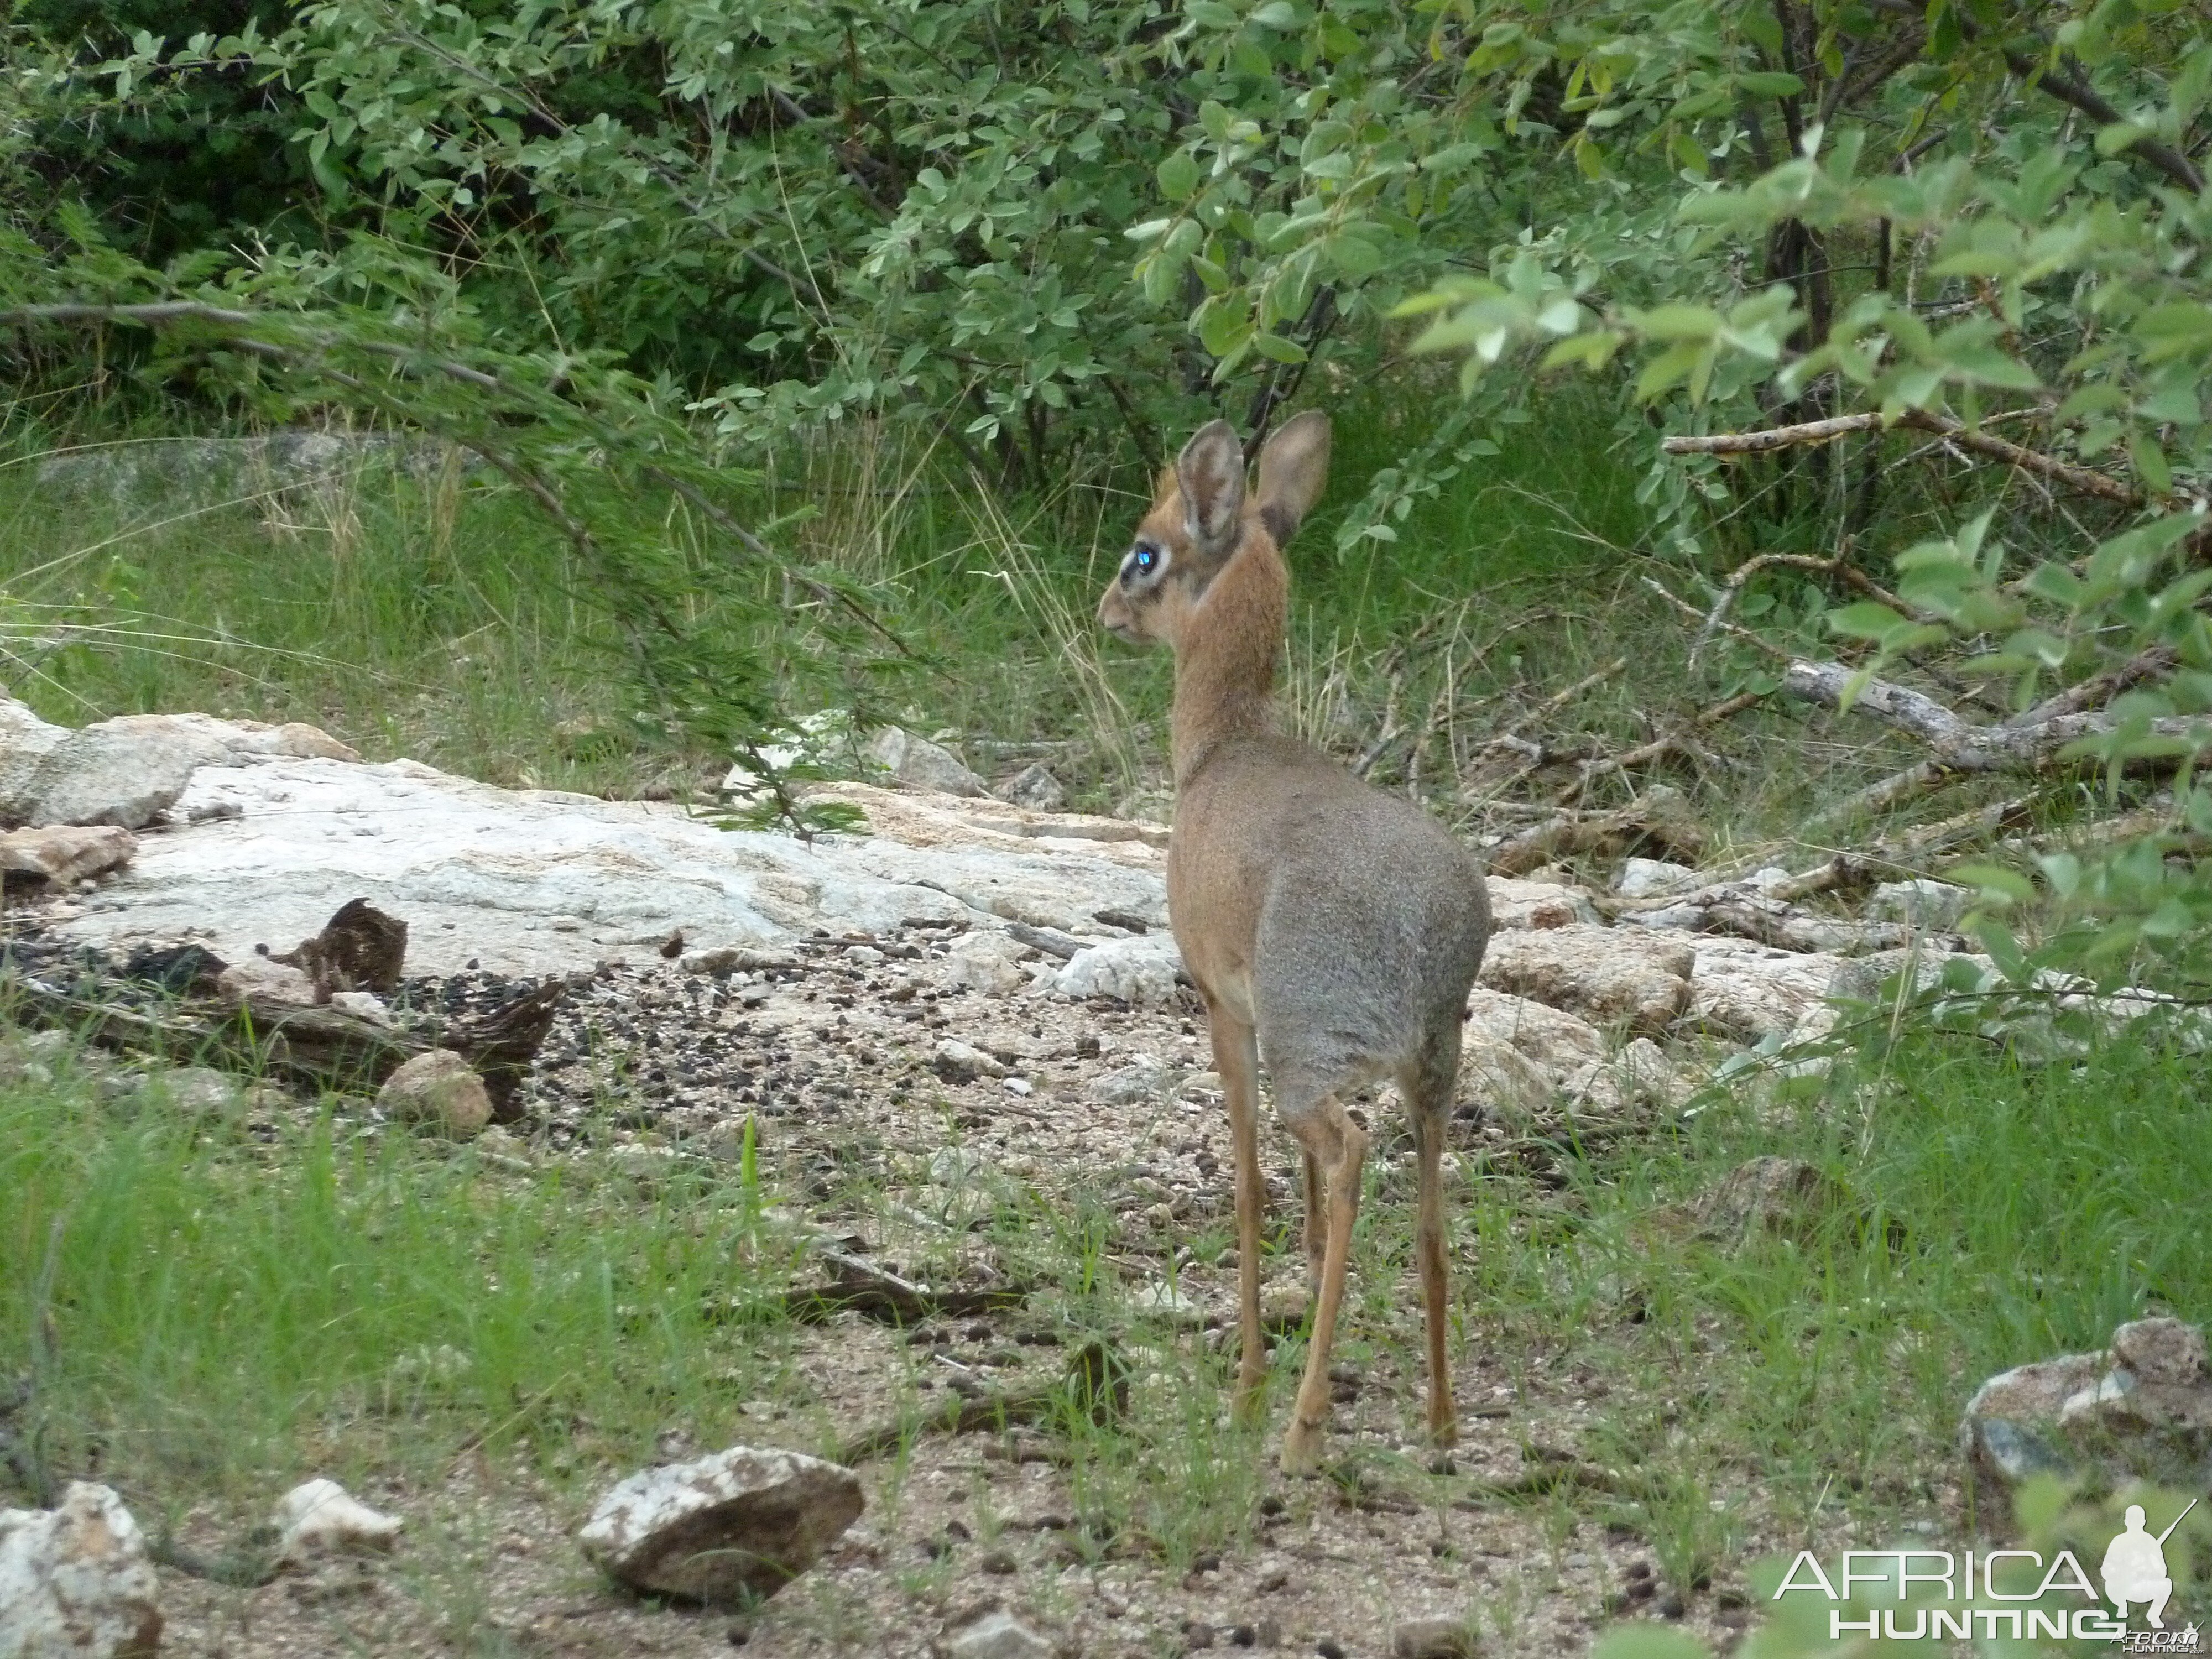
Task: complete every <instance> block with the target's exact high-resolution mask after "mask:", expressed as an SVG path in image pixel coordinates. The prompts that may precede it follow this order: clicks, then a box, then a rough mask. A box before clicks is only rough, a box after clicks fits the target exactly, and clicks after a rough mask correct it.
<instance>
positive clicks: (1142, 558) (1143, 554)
mask: <svg viewBox="0 0 2212 1659" xmlns="http://www.w3.org/2000/svg"><path fill="white" fill-rule="evenodd" d="M1134 557H1135V560H1136V565H1137V574H1139V575H1140V576H1149V575H1151V574H1152V567H1153V566H1154V565H1156V564H1158V562H1160V556H1159V555H1158V553H1157V552H1156V551H1154V550H1152V549H1151V548H1149V547H1140V548H1139V549H1138V550H1137V551H1136V554H1135V556H1134Z"/></svg>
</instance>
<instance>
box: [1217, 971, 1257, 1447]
mask: <svg viewBox="0 0 2212 1659" xmlns="http://www.w3.org/2000/svg"><path fill="white" fill-rule="evenodd" d="M1206 1020H1207V1024H1208V1026H1209V1028H1210V1029H1211V1030H1212V1036H1213V1069H1214V1070H1215V1071H1217V1072H1218V1073H1220V1074H1221V1091H1222V1093H1223V1094H1224V1095H1225V1096H1226V1097H1228V1101H1229V1135H1230V1139H1231V1143H1232V1145H1233V1148H1234V1152H1235V1157H1236V1163H1237V1309H1238V1315H1239V1319H1238V1323H1239V1326H1240V1328H1241V1330H1242V1334H1243V1352H1242V1358H1240V1359H1239V1361H1238V1363H1237V1409H1238V1410H1239V1411H1240V1412H1243V1413H1250V1412H1254V1411H1256V1410H1258V1409H1259V1407H1260V1405H1261V1396H1262V1394H1263V1392H1264V1389H1265V1385H1266V1383H1267V1344H1266V1341H1265V1340H1264V1339H1263V1338H1262V1336H1261V1331H1260V1222H1261V1214H1262V1212H1263V1211H1264V1210H1265V1208H1266V1206H1267V1182H1265V1181H1264V1180H1262V1179H1261V1174H1260V1049H1259V1044H1258V1042H1256V1041H1255V1038H1254V1036H1253V1032H1252V1028H1251V1027H1250V1026H1249V1025H1248V1024H1245V1023H1244V1022H1243V1020H1240V1019H1238V1018H1237V1017H1236V1016H1235V1015H1234V1014H1231V1012H1229V1011H1228V1010H1227V1009H1226V1008H1224V1007H1222V1006H1220V1005H1219V1004H1218V1003H1214V1004H1210V1005H1209V1006H1208V1007H1207V1009H1206Z"/></svg>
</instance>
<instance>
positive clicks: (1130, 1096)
mask: <svg viewBox="0 0 2212 1659" xmlns="http://www.w3.org/2000/svg"><path fill="white" fill-rule="evenodd" d="M1182 1075H1183V1074H1182V1073H1181V1072H1178V1071H1176V1070H1175V1069H1174V1068H1173V1067H1171V1066H1169V1065H1168V1063H1167V1062H1166V1061H1165V1060H1160V1059H1158V1058H1156V1057H1155V1056H1153V1055H1152V1054H1132V1055H1131V1056H1130V1057H1129V1063H1128V1064H1127V1066H1118V1067H1116V1068H1115V1070H1113V1071H1110V1072H1106V1073H1102V1074H1100V1075H1099V1076H1097V1077H1096V1078H1093V1079H1091V1087H1090V1089H1089V1091H1087V1092H1088V1094H1089V1096H1090V1097H1091V1102H1092V1103H1094V1104H1096V1105H1100V1106H1133V1105H1135V1104H1138V1103H1140V1102H1143V1101H1147V1100H1165V1099H1166V1098H1167V1097H1169V1096H1170V1095H1172V1094H1173V1093H1174V1092H1175V1090H1176V1083H1177V1082H1179V1081H1180V1080H1181V1079H1182Z"/></svg>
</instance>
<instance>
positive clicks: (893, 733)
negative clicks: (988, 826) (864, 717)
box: [860, 726, 991, 795]
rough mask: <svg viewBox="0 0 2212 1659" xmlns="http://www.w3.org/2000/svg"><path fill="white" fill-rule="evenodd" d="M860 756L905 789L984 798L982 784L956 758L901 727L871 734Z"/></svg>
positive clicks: (888, 728)
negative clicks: (879, 768)
mask: <svg viewBox="0 0 2212 1659" xmlns="http://www.w3.org/2000/svg"><path fill="white" fill-rule="evenodd" d="M860 753H861V754H862V755H863V756H865V757H866V758H867V759H868V760H869V761H871V762H872V763H874V764H875V765H877V766H879V767H881V768H882V769H884V771H886V772H888V773H889V774H890V775H891V778H892V780H893V781H896V783H898V784H900V785H901V786H902V787H905V788H908V789H922V790H927V791H929V792H931V793H935V794H939V795H987V794H989V793H991V792H990V791H989V790H988V789H987V788H986V787H984V784H983V780H982V779H981V778H979V777H977V776H976V775H975V774H974V773H973V772H971V771H969V769H968V768H967V766H966V764H965V763H963V761H962V760H961V758H960V757H959V756H957V755H956V754H954V753H953V752H952V751H951V750H950V749H947V748H945V747H944V746H943V745H941V744H934V743H932V742H931V741H930V740H929V739H928V738H918V737H916V736H915V734H914V733H913V732H909V731H908V730H906V728H905V727H903V726H884V727H882V728H881V729H880V730H878V731H877V732H873V733H872V734H871V735H870V737H869V738H868V740H867V742H866V743H864V744H861V745H860Z"/></svg>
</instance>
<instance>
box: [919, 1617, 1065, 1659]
mask: <svg viewBox="0 0 2212 1659" xmlns="http://www.w3.org/2000/svg"><path fill="white" fill-rule="evenodd" d="M936 1652H937V1654H938V1655H939V1656H940V1659H1052V1655H1053V1646H1052V1644H1051V1643H1049V1642H1048V1641H1046V1640H1045V1638H1043V1637H1042V1636H1040V1635H1038V1634H1037V1633H1036V1632H1035V1631H1033V1630H1031V1629H1030V1627H1029V1626H1027V1625H1024V1623H1023V1622H1022V1621H1021V1620H1018V1619H1017V1618H1015V1617H1014V1615H1013V1614H1012V1613H1008V1612H1007V1611H1006V1609H1005V1608H1004V1607H987V1608H985V1609H984V1610H983V1611H981V1612H980V1613H976V1614H975V1615H974V1616H973V1617H972V1618H969V1619H968V1620H965V1621H964V1622H963V1623H961V1624H958V1625H954V1626H947V1627H946V1629H945V1633H944V1634H943V1635H942V1636H941V1637H939V1638H938V1641H937V1644H936Z"/></svg>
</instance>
